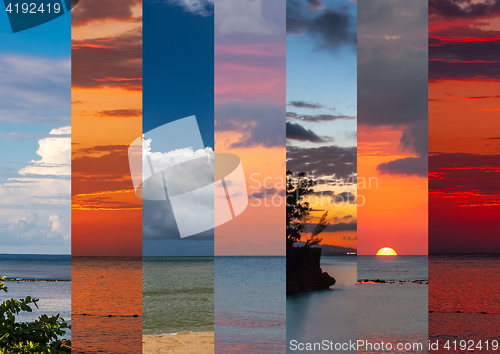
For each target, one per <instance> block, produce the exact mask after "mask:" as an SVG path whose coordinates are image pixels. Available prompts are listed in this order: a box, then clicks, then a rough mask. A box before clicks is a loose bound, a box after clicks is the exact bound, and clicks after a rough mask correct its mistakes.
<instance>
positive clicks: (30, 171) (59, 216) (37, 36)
mask: <svg viewBox="0 0 500 354" xmlns="http://www.w3.org/2000/svg"><path fill="white" fill-rule="evenodd" d="M70 36H71V17H70V16H69V15H64V16H61V17H59V18H57V19H55V20H53V21H51V22H48V23H45V24H43V25H40V26H37V27H34V28H32V29H29V30H26V31H22V32H18V33H15V34H14V33H12V31H11V28H10V25H9V22H8V18H7V13H6V12H4V11H1V13H0V77H1V80H0V150H1V151H2V154H0V253H15V254H30V253H31V254H69V253H70V249H71V209H70V176H71V167H70V156H71V155H70V153H71V145H70V144H71V128H70V125H71V106H70V100H71V81H70V80H71V76H70V65H71V63H70V55H71V47H70Z"/></svg>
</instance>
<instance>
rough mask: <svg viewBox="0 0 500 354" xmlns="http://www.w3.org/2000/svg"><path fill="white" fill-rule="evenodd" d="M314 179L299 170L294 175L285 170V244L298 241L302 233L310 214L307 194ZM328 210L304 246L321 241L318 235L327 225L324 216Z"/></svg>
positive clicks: (311, 188) (326, 214) (288, 245)
mask: <svg viewBox="0 0 500 354" xmlns="http://www.w3.org/2000/svg"><path fill="white" fill-rule="evenodd" d="M313 187H314V180H313V179H311V178H309V177H308V176H306V174H305V173H304V172H299V173H297V174H296V175H295V176H294V174H293V172H292V171H290V170H288V171H286V244H287V247H292V246H293V244H294V243H295V242H297V241H300V239H301V237H302V233H303V232H304V228H305V226H306V223H307V219H308V217H309V215H310V212H311V208H310V205H309V202H308V201H307V196H308V195H309V194H310V193H311V192H313V191H314V189H313ZM327 216H328V211H327V212H325V213H324V214H323V216H322V217H321V219H320V221H319V223H318V224H317V225H316V227H315V228H314V230H313V231H312V233H311V236H310V237H309V238H308V239H307V240H306V243H305V245H304V246H305V247H309V246H311V245H315V244H318V243H320V242H321V240H322V239H321V238H320V237H318V235H319V234H320V233H321V232H323V231H324V230H325V228H326V227H327V226H328V222H327V221H326V218H327Z"/></svg>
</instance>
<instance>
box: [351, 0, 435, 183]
mask: <svg viewBox="0 0 500 354" xmlns="http://www.w3.org/2000/svg"><path fill="white" fill-rule="evenodd" d="M363 5H364V6H362V7H359V18H358V21H359V23H360V27H359V31H358V36H359V37H360V38H361V39H360V41H359V44H358V102H359V104H358V111H357V112H358V124H362V125H368V126H392V127H394V128H396V129H401V130H402V132H403V133H402V136H401V139H400V148H401V150H402V151H405V152H410V153H411V154H412V155H413V154H416V155H418V157H408V158H403V159H399V160H395V161H390V162H387V163H384V164H381V165H379V166H378V170H379V171H380V172H382V173H392V174H406V175H418V176H426V175H427V163H426V161H427V145H428V144H427V142H428V129H427V124H428V123H427V117H428V111H427V110H428V108H427V107H428V50H427V48H428V45H427V37H428V26H427V21H428V15H427V3H426V2H419V1H408V2H400V1H397V0H381V1H365V2H364V3H363ZM409 82H411V85H409V84H408V83H409Z"/></svg>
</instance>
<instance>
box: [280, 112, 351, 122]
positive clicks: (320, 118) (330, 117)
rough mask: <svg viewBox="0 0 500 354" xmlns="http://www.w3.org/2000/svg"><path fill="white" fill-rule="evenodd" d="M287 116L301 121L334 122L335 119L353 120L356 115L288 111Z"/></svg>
mask: <svg viewBox="0 0 500 354" xmlns="http://www.w3.org/2000/svg"><path fill="white" fill-rule="evenodd" d="M286 116H287V118H290V119H295V120H299V121H304V122H309V123H320V122H332V121H334V120H339V119H344V120H353V119H356V117H353V116H345V115H335V114H315V115H310V114H297V113H294V112H286Z"/></svg>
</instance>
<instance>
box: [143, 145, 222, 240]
mask: <svg viewBox="0 0 500 354" xmlns="http://www.w3.org/2000/svg"><path fill="white" fill-rule="evenodd" d="M152 143H153V141H152V139H144V140H143V146H144V147H143V154H144V157H143V161H144V167H143V179H144V182H143V185H142V197H143V215H144V220H143V230H144V235H145V237H147V238H150V239H178V238H180V237H181V236H182V237H186V236H190V237H189V238H190V239H191V238H192V237H193V236H191V235H198V236H196V237H195V239H200V240H206V239H210V238H209V237H208V236H207V235H212V239H213V232H212V233H208V234H207V231H209V230H212V229H213V228H214V195H215V193H214V192H215V190H214V186H213V182H214V173H213V167H214V154H213V150H212V148H211V147H206V148H205V149H198V150H194V149H193V148H192V147H186V148H181V149H175V150H172V151H167V152H160V151H156V152H152V151H151V146H154V145H155V144H152ZM200 230H203V231H201V233H202V234H203V235H199V233H200ZM207 237H208V238H207Z"/></svg>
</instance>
